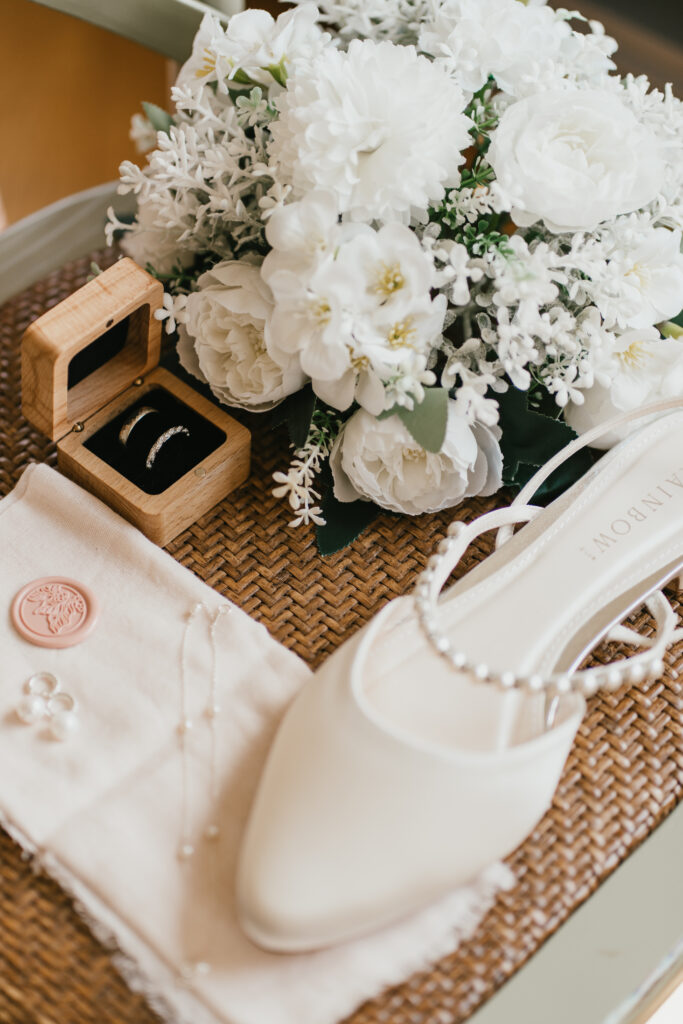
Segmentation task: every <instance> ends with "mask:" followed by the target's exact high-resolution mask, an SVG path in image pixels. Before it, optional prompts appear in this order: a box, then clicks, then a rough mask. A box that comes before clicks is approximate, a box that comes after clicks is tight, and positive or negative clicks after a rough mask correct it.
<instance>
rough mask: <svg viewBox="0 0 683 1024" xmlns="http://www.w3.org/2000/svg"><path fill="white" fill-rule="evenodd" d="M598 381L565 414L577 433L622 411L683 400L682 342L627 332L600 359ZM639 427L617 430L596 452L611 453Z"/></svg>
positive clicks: (601, 441)
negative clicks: (610, 450)
mask: <svg viewBox="0 0 683 1024" xmlns="http://www.w3.org/2000/svg"><path fill="white" fill-rule="evenodd" d="M596 376H597V377H598V380H597V381H596V383H595V384H594V385H593V387H592V388H588V389H587V390H586V391H584V392H583V396H584V400H583V402H582V403H581V404H580V405H579V404H575V403H573V402H571V403H570V404H569V405H568V406H567V408H566V410H565V419H566V420H567V422H568V423H569V425H570V426H571V427H573V428H574V430H576V432H577V433H578V434H583V433H585V431H587V430H590V429H591V427H595V426H597V425H598V424H599V423H604V421H605V420H607V419H610V418H611V417H612V416H617V415H618V414H619V413H620V412H630V411H631V410H632V409H639V408H641V407H642V406H644V405H648V404H650V403H651V402H656V401H658V400H659V399H665V398H675V397H678V396H679V395H683V341H679V340H676V339H673V338H671V339H664V338H662V337H661V336H660V334H659V331H658V330H656V328H654V327H647V328H645V329H644V330H640V331H638V330H632V331H626V332H625V333H624V334H621V335H619V337H618V338H617V342H616V345H615V347H614V349H613V351H612V352H611V353H604V354H603V355H602V359H601V360H600V362H598V365H597V367H596ZM641 425H642V424H641V423H640V422H637V423H633V424H627V425H626V426H624V427H618V428H617V429H616V430H613V431H611V432H610V433H609V434H606V435H605V436H604V437H601V438H598V440H597V441H595V443H594V447H595V448H611V447H612V446H613V445H615V444H617V443H618V442H619V441H621V440H622V439H623V438H624V437H626V436H627V434H629V433H630V432H631V431H632V430H634V429H636V430H637V429H638V428H639V427H640V426H641Z"/></svg>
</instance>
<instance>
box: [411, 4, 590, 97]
mask: <svg viewBox="0 0 683 1024" xmlns="http://www.w3.org/2000/svg"><path fill="white" fill-rule="evenodd" d="M572 34H573V33H572V30H571V28H570V27H569V25H568V24H567V22H566V21H564V20H562V19H560V18H559V17H558V16H557V14H556V13H555V11H553V10H551V8H549V7H545V6H536V7H527V6H526V5H525V4H523V3H519V0H446V2H445V3H443V4H441V5H439V6H438V7H437V9H436V11H435V15H434V18H433V20H431V21H429V22H427V24H426V25H425V26H424V27H423V29H422V32H421V35H420V49H422V50H424V51H425V52H426V53H430V54H432V55H433V56H434V57H436V58H437V60H442V61H443V62H444V63H445V65H446V67H448V69H449V71H450V72H451V74H452V75H453V77H454V78H455V79H456V81H457V82H458V83H459V84H460V85H461V86H462V87H463V89H465V90H467V91H468V92H472V93H474V92H477V91H478V90H479V89H481V87H482V86H483V85H485V84H486V82H487V81H488V77H489V75H493V76H494V77H495V79H496V84H497V85H498V86H499V88H501V89H502V90H503V91H504V92H507V93H509V94H510V95H512V96H515V95H518V93H519V87H520V85H521V83H522V82H524V80H525V78H526V77H527V76H528V75H529V73H530V69H531V68H533V66H534V63H535V62H538V61H544V60H545V61H557V60H558V59H559V56H560V52H561V50H562V46H563V44H564V43H565V42H566V41H567V40H568V39H570V38H571V36H572Z"/></svg>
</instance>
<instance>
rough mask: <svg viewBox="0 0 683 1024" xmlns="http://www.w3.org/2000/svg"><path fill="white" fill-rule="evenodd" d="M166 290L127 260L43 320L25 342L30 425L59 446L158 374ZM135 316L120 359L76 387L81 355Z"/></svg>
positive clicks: (24, 382) (24, 391) (24, 403)
mask: <svg viewBox="0 0 683 1024" xmlns="http://www.w3.org/2000/svg"><path fill="white" fill-rule="evenodd" d="M163 295H164V289H163V285H162V284H161V283H160V282H159V281H157V280H156V278H154V277H152V276H151V275H150V274H148V273H147V272H146V271H144V270H142V269H141V268H140V267H138V265H137V264H136V263H134V262H133V260H131V259H127V258H126V259H122V260H119V261H118V263H115V264H114V265H113V266H112V267H110V268H109V269H108V270H106V271H105V272H104V273H103V274H100V275H99V276H98V277H95V278H93V280H92V281H89V282H88V283H87V284H85V285H84V286H83V287H82V288H79V289H78V291H76V292H74V293H73V295H70V296H69V297H68V298H67V299H65V300H64V301H63V302H60V303H59V305H58V306H55V307H54V309H51V310H49V311H48V312H47V313H45V314H44V315H43V316H41V317H39V319H38V320H36V321H35V322H34V323H32V324H31V326H30V327H29V328H28V330H27V331H26V332H25V333H24V337H23V339H22V343H21V347H22V364H21V366H22V371H21V372H22V381H21V388H22V409H23V412H24V415H25V416H26V419H27V420H28V421H29V422H30V423H32V424H33V425H34V426H35V427H37V428H38V430H40V431H41V432H42V433H43V434H45V435H46V437H49V438H50V439H51V440H53V441H56V440H58V439H59V438H61V437H64V435H65V434H68V433H69V431H70V430H71V429H72V427H73V425H74V423H77V422H79V421H81V420H85V419H86V418H87V417H88V416H92V415H93V413H96V412H97V411H98V410H100V409H101V408H102V407H103V406H104V405H106V404H107V403H108V402H110V401H111V400H112V399H113V398H115V397H116V396H117V395H118V394H120V393H121V392H122V391H124V390H125V389H126V388H127V387H129V386H130V385H131V384H132V382H133V381H134V380H135V378H136V377H140V376H144V374H146V373H147V372H148V371H149V370H151V369H152V368H153V367H155V366H157V365H158V363H159V357H160V355H161V323H160V321H159V320H157V319H155V317H154V313H155V311H156V310H157V309H159V308H160V307H161V305H162V303H163ZM128 316H130V318H131V320H130V329H129V331H128V337H127V339H126V344H125V345H124V347H123V349H122V351H121V352H119V354H118V355H117V356H115V357H114V358H113V359H112V360H110V361H109V362H107V363H106V364H105V365H104V366H102V367H100V369H98V370H95V372H94V373H91V374H89V375H88V376H87V377H86V378H85V379H84V380H82V381H81V382H80V383H79V384H76V385H75V387H72V388H69V386H68V375H69V365H70V363H71V361H72V359H73V358H74V356H76V355H77V354H78V353H79V352H81V351H82V350H83V349H84V348H86V347H87V346H88V345H90V344H91V342H93V341H95V340H96V339H97V338H99V337H101V336H102V335H104V334H105V333H106V332H107V331H108V330H109V329H110V328H112V327H114V326H115V325H116V324H118V323H120V322H121V321H122V320H124V319H125V318H126V317H128Z"/></svg>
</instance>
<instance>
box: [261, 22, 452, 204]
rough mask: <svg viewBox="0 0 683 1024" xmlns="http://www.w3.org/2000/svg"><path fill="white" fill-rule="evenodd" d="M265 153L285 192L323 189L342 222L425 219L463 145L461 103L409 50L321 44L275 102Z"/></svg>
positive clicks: (439, 72) (442, 75) (436, 71)
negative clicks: (334, 201) (284, 184)
mask: <svg viewBox="0 0 683 1024" xmlns="http://www.w3.org/2000/svg"><path fill="white" fill-rule="evenodd" d="M276 103H277V106H278V108H279V111H280V116H279V118H278V119H277V120H276V121H274V122H273V123H272V125H271V132H272V142H271V145H270V155H271V159H272V160H273V162H274V163H275V164H276V165H277V170H276V174H277V177H278V180H281V181H284V182H287V183H290V184H292V186H293V188H294V194H295V195H298V196H303V195H305V194H306V193H307V192H310V191H311V190H312V189H329V190H331V191H333V192H334V194H335V196H336V197H337V202H338V206H339V210H340V212H341V213H343V214H346V216H347V218H349V219H351V220H359V221H366V222H367V221H372V220H383V221H390V220H403V221H404V222H407V221H408V220H410V219H411V218H412V219H417V220H422V221H424V220H426V218H427V210H428V208H429V206H430V205H432V204H434V203H438V202H440V201H441V200H442V199H443V197H444V190H445V188H446V187H447V186H450V185H457V184H458V182H459V180H460V175H459V171H458V168H459V167H460V165H461V164H462V162H463V159H464V158H463V156H462V152H461V151H462V150H464V149H465V148H466V147H467V145H468V144H469V142H470V137H469V134H468V129H469V127H470V121H469V120H468V118H467V117H466V116H465V115H464V113H463V109H464V106H465V98H464V96H463V94H462V92H461V90H460V88H459V87H458V85H457V84H456V83H455V82H454V81H453V79H452V78H450V76H449V75H448V73H447V72H446V71H445V70H444V69H443V68H441V67H438V66H437V65H436V64H434V63H432V62H431V61H430V60H428V59H427V58H426V57H422V56H418V55H417V53H416V52H415V49H414V47H412V46H395V45H394V44H393V43H388V42H385V43H374V42H372V41H370V40H364V41H363V42H361V41H359V40H354V41H353V42H352V43H351V45H350V47H349V49H348V51H347V52H344V51H341V50H336V49H333V48H331V47H329V48H327V49H326V50H325V51H324V52H323V53H322V54H320V56H319V57H318V58H317V59H316V60H314V61H313V62H312V63H311V64H310V66H308V67H307V68H303V69H302V70H301V71H300V73H298V74H297V76H296V78H295V79H294V80H292V81H291V82H290V83H289V84H288V88H287V90H286V91H285V92H283V93H281V94H280V96H279V97H278V98H277V101H276Z"/></svg>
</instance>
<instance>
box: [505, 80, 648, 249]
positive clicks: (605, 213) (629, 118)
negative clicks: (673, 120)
mask: <svg viewBox="0 0 683 1024" xmlns="http://www.w3.org/2000/svg"><path fill="white" fill-rule="evenodd" d="M487 159H488V160H489V161H490V163H491V166H492V167H493V169H494V171H495V174H496V178H497V184H498V186H499V187H500V188H501V189H502V191H503V193H504V194H507V196H508V198H509V201H510V203H511V213H512V218H513V220H514V221H515V223H516V224H518V225H519V226H520V227H528V226H529V225H531V224H534V223H535V222H536V221H538V220H543V221H544V222H545V224H546V226H547V227H548V228H549V229H550V230H551V231H555V232H561V231H580V230H585V231H592V230H594V229H595V228H596V227H597V226H598V224H600V223H602V222H603V221H606V220H608V219H611V218H612V217H616V216H618V215H619V214H623V213H631V212H632V211H634V210H639V209H641V208H642V207H644V206H646V205H647V204H648V203H650V202H651V201H652V200H653V199H655V197H656V196H657V194H658V192H659V190H660V188H661V185H662V183H663V180H664V173H665V166H664V163H663V161H662V160H661V159H660V156H659V153H658V145H657V141H656V139H655V138H654V136H653V134H652V133H651V132H650V131H649V129H647V128H645V126H644V125H642V124H641V123H640V122H639V121H638V120H637V118H636V117H635V115H634V114H633V113H632V112H631V111H630V110H629V109H628V108H627V107H626V105H625V104H624V103H622V102H621V100H620V98H619V97H618V96H616V95H614V94H613V93H612V92H608V91H606V90H602V89H583V90H563V91H556V92H546V93H539V94H538V95H535V96H530V97H528V98H527V99H523V100H519V101H518V102H517V103H513V104H512V105H511V106H509V107H508V108H507V110H505V112H504V113H503V116H502V117H501V120H500V123H499V125H498V127H497V128H496V130H495V132H494V133H493V141H492V143H491V148H490V149H489V152H488V156H487Z"/></svg>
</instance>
